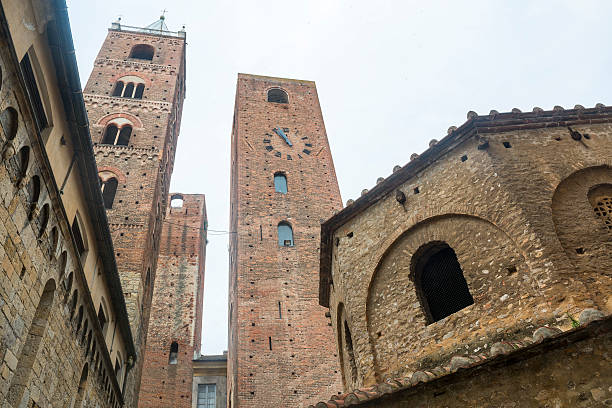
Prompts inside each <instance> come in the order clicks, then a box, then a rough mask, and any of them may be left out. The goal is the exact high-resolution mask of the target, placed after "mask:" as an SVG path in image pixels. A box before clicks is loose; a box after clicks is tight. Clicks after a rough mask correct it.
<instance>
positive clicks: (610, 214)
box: [588, 184, 612, 231]
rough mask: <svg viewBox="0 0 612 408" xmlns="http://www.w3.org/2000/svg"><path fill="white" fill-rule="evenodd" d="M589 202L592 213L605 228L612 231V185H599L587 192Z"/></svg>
mask: <svg viewBox="0 0 612 408" xmlns="http://www.w3.org/2000/svg"><path fill="white" fill-rule="evenodd" d="M588 197H589V202H590V203H591V206H592V207H593V211H594V212H595V215H596V216H597V218H599V219H600V220H601V221H602V222H603V224H604V225H605V226H606V228H607V229H608V231H612V184H601V185H599V186H595V187H593V188H591V189H590V190H589V194H588Z"/></svg>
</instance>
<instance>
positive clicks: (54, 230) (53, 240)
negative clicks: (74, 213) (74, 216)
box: [49, 227, 59, 258]
mask: <svg viewBox="0 0 612 408" xmlns="http://www.w3.org/2000/svg"><path fill="white" fill-rule="evenodd" d="M58 240H59V234H58V233H57V227H53V228H51V255H50V257H49V258H53V257H54V256H55V250H56V249H57V242H58Z"/></svg>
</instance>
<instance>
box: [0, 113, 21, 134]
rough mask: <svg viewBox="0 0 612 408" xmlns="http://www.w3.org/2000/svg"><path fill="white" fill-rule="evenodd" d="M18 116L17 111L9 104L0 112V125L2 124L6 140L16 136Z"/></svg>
mask: <svg viewBox="0 0 612 408" xmlns="http://www.w3.org/2000/svg"><path fill="white" fill-rule="evenodd" d="M18 118H19V115H18V114H17V111H16V110H15V108H13V107H11V106H9V107H8V108H6V109H5V110H3V111H2V113H0V125H2V130H3V132H4V137H5V139H6V140H13V139H15V136H17V128H18V127H19V120H18Z"/></svg>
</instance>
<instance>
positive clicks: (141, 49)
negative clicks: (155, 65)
mask: <svg viewBox="0 0 612 408" xmlns="http://www.w3.org/2000/svg"><path fill="white" fill-rule="evenodd" d="M154 54H155V49H154V48H153V47H152V46H151V45H149V44H136V45H135V46H133V47H132V50H131V51H130V58H135V59H140V60H146V61H152V60H153V55H154Z"/></svg>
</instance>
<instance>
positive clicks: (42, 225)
mask: <svg viewBox="0 0 612 408" xmlns="http://www.w3.org/2000/svg"><path fill="white" fill-rule="evenodd" d="M48 223H49V204H48V203H45V205H43V207H42V209H41V210H40V214H39V215H38V238H40V237H42V236H43V234H44V233H45V230H46V229H47V224H48Z"/></svg>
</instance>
